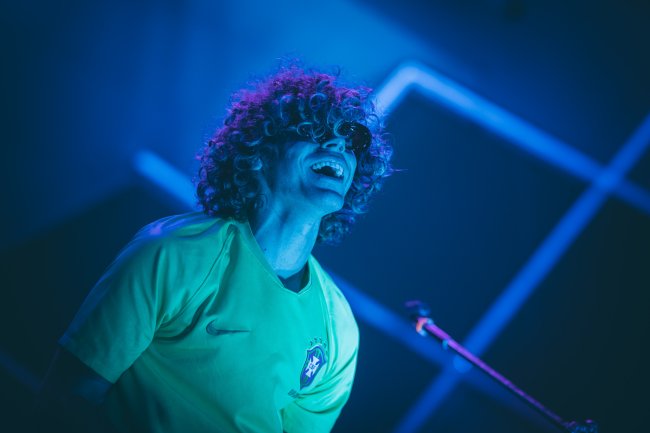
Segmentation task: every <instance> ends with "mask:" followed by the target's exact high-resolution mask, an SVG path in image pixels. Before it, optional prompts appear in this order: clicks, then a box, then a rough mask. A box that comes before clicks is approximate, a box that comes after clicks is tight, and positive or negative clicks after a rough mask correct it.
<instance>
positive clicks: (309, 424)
mask: <svg viewBox="0 0 650 433" xmlns="http://www.w3.org/2000/svg"><path fill="white" fill-rule="evenodd" d="M350 319H351V318H350ZM346 328H347V329H345V330H344V331H342V332H343V333H344V336H343V338H342V345H341V346H340V347H339V348H338V349H337V354H335V357H336V358H335V359H334V360H333V362H332V367H331V368H329V369H328V370H327V372H326V377H325V378H324V380H323V381H322V382H320V383H319V384H318V385H316V386H315V387H314V388H313V389H311V390H309V391H308V392H306V393H303V394H301V395H300V397H298V398H296V399H295V400H294V401H293V402H292V403H291V404H290V405H289V406H287V407H286V408H285V409H284V411H283V414H282V415H283V426H284V431H285V432H286V433H312V432H313V433H320V432H323V433H325V432H329V431H331V430H332V427H334V423H335V422H336V420H337V418H338V416H339V414H340V413H341V410H342V409H343V406H344V405H345V403H346V402H347V401H348V398H349V397H350V392H351V391H352V383H353V381H354V373H355V370H356V365H357V354H358V347H359V330H358V328H357V325H356V323H355V322H354V321H353V319H351V322H350V323H349V324H348V326H346Z"/></svg>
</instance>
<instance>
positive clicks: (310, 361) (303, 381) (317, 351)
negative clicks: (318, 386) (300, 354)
mask: <svg viewBox="0 0 650 433" xmlns="http://www.w3.org/2000/svg"><path fill="white" fill-rule="evenodd" d="M325 364H327V355H326V354H325V349H324V348H323V345H322V344H320V343H319V344H315V345H313V346H312V347H311V349H308V350H307V357H306V358H305V363H304V365H303V366H302V372H301V373H300V389H303V388H304V387H306V386H309V385H311V383H312V382H313V381H314V378H315V377H316V375H317V374H318V372H319V371H320V369H321V368H323V366H324V365H325Z"/></svg>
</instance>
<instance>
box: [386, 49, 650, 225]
mask: <svg viewBox="0 0 650 433" xmlns="http://www.w3.org/2000/svg"><path fill="white" fill-rule="evenodd" d="M410 89H417V90H418V91H420V92H421V93H422V94H423V95H425V96H427V97H428V98H430V99H432V100H434V101H436V102H438V103H439V104H441V105H442V106H443V107H445V108H447V109H449V110H450V111H452V112H454V113H456V114H458V115H460V116H461V117H464V118H467V119H469V120H471V121H472V122H474V123H476V124H478V125H481V126H482V127H484V128H485V129H487V130H489V131H491V132H492V133H494V134H496V135H498V136H500V137H502V138H504V139H506V140H507V141H508V142H510V143H512V144H514V145H516V146H518V147H520V148H521V149H523V150H525V151H526V152H528V153H531V154H533V155H534V156H536V157H538V158H540V159H542V160H544V161H546V162H548V163H550V164H552V165H554V166H556V167H559V168H561V169H562V170H564V171H566V172H568V173H570V174H572V175H573V176H576V177H578V178H580V179H582V180H585V181H588V182H594V181H595V179H597V178H598V177H599V176H600V174H601V172H602V170H603V168H602V166H601V165H600V164H599V163H598V162H596V161H594V160H593V159H592V158H589V157H588V156H586V155H584V154H582V153H581V152H579V151H578V150H576V149H574V148H573V147H571V146H569V145H568V144H566V143H564V142H563V141H561V140H559V139H558V138H556V137H553V136H551V135H550V134H548V133H546V132H544V131H542V130H541V129H539V128H537V127H535V126H533V125H532V124H530V123H528V122H526V121H525V120H523V119H521V118H520V117H518V116H515V115H514V114H512V113H509V112H508V111H506V110H504V109H503V108H500V107H499V106H497V105H496V104H494V103H492V102H490V101H488V100H487V99H485V98H483V97H481V96H480V95H478V94H476V93H474V92H472V91H471V90H469V89H467V88H465V87H463V86H461V85H460V84H458V83H456V82H454V81H452V80H451V79H449V78H447V77H445V76H444V75H442V74H440V73H438V72H436V71H434V70H432V69H429V68H427V67H425V66H424V65H421V64H419V63H417V62H407V63H404V64H403V65H402V66H400V67H399V68H398V70H397V71H396V72H395V73H394V74H392V75H391V76H390V77H389V78H388V80H387V81H386V83H385V84H384V85H383V86H382V87H381V88H380V89H379V90H378V92H377V97H376V104H377V106H378V107H380V108H381V109H382V110H383V112H384V113H386V114H388V113H390V111H391V110H392V109H393V108H394V107H395V106H396V105H397V104H398V103H399V102H400V101H401V100H402V99H403V98H404V97H405V96H406V92H408V91H410ZM614 194H615V195H616V196H618V197H619V198H620V199H622V200H623V201H625V202H627V203H629V204H631V205H633V206H635V207H637V208H638V209H640V210H642V211H643V212H645V213H647V214H650V193H648V192H647V191H645V190H643V189H642V188H640V187H639V186H637V185H635V184H634V183H632V182H629V181H627V180H625V179H622V180H621V181H620V182H619V183H618V185H617V186H616V188H615V190H614Z"/></svg>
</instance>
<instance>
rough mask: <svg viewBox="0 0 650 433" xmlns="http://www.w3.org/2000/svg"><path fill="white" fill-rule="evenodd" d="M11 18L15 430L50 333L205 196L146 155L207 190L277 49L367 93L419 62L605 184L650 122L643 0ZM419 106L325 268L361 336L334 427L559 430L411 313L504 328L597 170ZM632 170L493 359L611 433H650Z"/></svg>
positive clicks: (6, 269)
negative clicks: (230, 113)
mask: <svg viewBox="0 0 650 433" xmlns="http://www.w3.org/2000/svg"><path fill="white" fill-rule="evenodd" d="M1 8H2V9H0V28H1V30H0V31H1V32H2V39H1V40H2V42H0V43H1V44H2V48H3V50H2V52H3V60H2V80H1V81H0V88H1V89H2V95H3V97H2V123H1V124H2V137H3V144H4V145H3V150H4V152H5V157H3V158H1V159H0V161H1V164H2V166H1V169H2V175H3V188H2V203H3V204H4V206H3V209H4V211H3V212H2V220H1V224H0V228H1V230H2V233H1V234H0V272H1V273H0V287H2V293H3V295H4V296H3V300H2V302H1V303H0V385H1V387H2V388H1V389H2V394H1V399H2V400H1V401H0V403H1V404H0V408H1V409H0V414H1V417H0V420H1V421H0V430H2V431H12V430H15V431H22V429H21V427H20V425H21V424H20V421H19V419H20V417H21V414H23V413H24V412H25V411H26V409H27V408H28V407H29V405H30V401H31V398H32V395H33V390H34V389H35V387H36V384H37V383H38V381H39V380H40V378H41V377H42V376H43V374H44V372H45V370H46V368H47V365H48V363H49V360H50V357H51V354H52V353H53V350H54V348H55V344H56V339H57V338H58V336H59V335H60V334H61V333H62V332H63V330H64V329H65V327H66V326H67V324H68V322H69V321H70V320H71V318H72V316H73V314H74V312H75V311H76V309H77V307H78V306H79V304H80V303H81V301H82V299H83V297H84V295H85V293H86V292H87V290H88V289H89V288H90V287H92V285H93V284H94V282H95V281H96V280H97V278H98V277H99V276H100V275H101V273H102V272H103V270H104V269H105V267H106V266H107V265H108V264H109V263H110V261H111V260H112V258H113V257H114V256H115V254H116V253H117V251H118V250H119V249H120V248H121V247H122V246H123V245H124V244H125V243H126V242H127V241H128V240H129V238H130V237H131V236H132V235H133V234H134V232H135V231H136V230H137V229H138V228H139V227H141V226H142V225H144V224H146V223H147V222H150V221H151V220H154V219H156V218H159V217H162V216H165V215H169V214H172V213H181V212H185V211H187V210H188V205H187V203H186V201H187V200H190V201H191V197H189V198H187V200H185V201H184V200H183V199H179V198H177V197H176V198H175V197H174V196H172V195H170V194H169V192H168V191H166V190H165V188H161V187H160V185H159V184H158V183H156V182H155V181H154V180H152V178H151V176H148V175H146V174H143V171H142V170H141V169H139V168H138V166H137V164H135V163H134V161H135V159H134V158H135V157H136V155H137V154H138V152H139V151H141V150H149V151H152V152H154V153H155V154H156V155H158V156H159V157H160V158H162V159H163V160H165V161H167V162H168V163H169V164H171V165H172V166H173V167H174V168H175V169H176V170H178V171H179V172H180V173H181V174H182V175H183V176H184V177H186V178H191V177H192V176H193V175H194V173H195V171H196V163H195V161H194V155H195V153H196V152H197V150H198V149H199V148H200V146H201V145H202V143H203V142H204V141H205V139H206V137H207V136H209V135H210V133H211V131H213V130H214V128H216V127H217V126H218V124H219V121H220V120H221V117H222V115H223V113H224V107H225V106H226V104H227V102H228V97H229V94H230V93H231V92H232V91H233V90H235V89H237V88H238V87H240V86H241V85H243V84H244V83H245V82H246V81H247V80H248V79H249V78H250V77H251V76H252V75H251V74H265V73H267V72H269V71H271V70H272V69H273V68H274V66H275V65H276V63H277V62H276V59H277V58H279V57H282V56H286V55H299V56H301V57H303V58H304V60H305V61H306V63H308V64H314V65H325V66H329V65H333V64H338V65H341V66H342V68H343V73H344V76H346V77H347V78H349V79H355V80H362V81H364V82H365V83H367V84H368V85H370V86H372V87H375V88H381V87H382V85H383V84H384V83H386V82H387V80H388V79H389V77H390V76H391V74H392V73H394V72H395V71H397V70H399V67H400V65H402V64H403V62H405V61H417V62H418V64H421V65H423V66H425V67H427V68H430V69H431V70H432V71H435V73H436V74H441V75H442V76H445V77H447V78H449V79H450V80H451V81H452V82H453V83H457V84H458V85H460V86H463V88H466V89H470V90H471V91H472V92H474V93H475V94H477V95H480V97H482V98H484V99H486V100H488V101H491V102H492V103H493V104H495V105H496V106H498V107H501V108H502V109H504V110H506V111H507V112H509V113H512V114H514V115H516V116H518V117H519V118H521V119H523V120H525V121H526V122H528V123H529V124H530V125H532V126H534V127H536V128H538V129H539V130H541V131H545V132H546V133H548V134H550V135H551V136H553V137H555V138H557V139H558V140H560V141H561V142H562V143H564V144H566V145H567V146H569V148H571V149H575V150H576V151H578V152H580V154H581V155H582V156H584V157H586V158H588V159H589V160H590V161H591V162H592V163H594V164H595V166H597V167H606V166H608V164H609V163H610V162H611V161H612V160H613V158H615V156H616V154H617V152H618V151H619V150H620V149H622V148H623V147H624V145H625V143H626V142H627V141H628V139H629V138H630V137H631V136H633V134H634V133H635V131H637V128H639V126H640V125H641V124H642V123H643V122H644V119H645V118H646V116H647V115H648V113H649V112H650V26H649V25H648V23H649V22H650V4H649V3H648V2H647V1H641V0H637V1H634V0H626V1H613V0H607V1H604V0H601V1H591V2H584V1H582V2H581V1H575V0H565V1H559V0H553V1H541V0H528V1H527V0H455V1H451V0H430V1H416V0H401V1H399V2H393V1H389V0H379V1H364V0H356V1H343V0H334V1H330V2H297V1H296V2H293V1H288V0H282V1H276V2H252V1H239V2H211V1H207V0H203V1H191V2H176V1H155V2H154V1H141V2H126V1H120V0H113V1H94V2H82V1H62V2H46V1H42V0H33V1H24V2H3V4H2V6H1ZM403 96H404V97H403V99H402V100H401V101H400V102H398V103H396V105H395V106H394V108H393V111H392V112H391V113H390V116H389V117H388V126H389V129H390V130H391V132H392V134H393V138H394V145H395V158H394V163H395V165H396V166H397V167H398V168H400V169H403V171H401V172H399V173H397V174H395V175H394V177H393V178H392V179H390V180H389V182H388V183H387V185H386V188H385V191H384V192H383V193H382V194H381V195H380V196H379V197H378V198H377V200H376V202H375V203H374V206H373V208H372V210H371V212H370V213H369V214H368V215H367V216H365V217H364V218H362V220H361V221H360V223H359V225H358V227H357V228H356V229H355V231H354V233H353V234H352V235H351V236H350V237H349V239H347V241H346V242H345V243H344V244H343V245H342V246H340V247H338V248H331V247H319V248H318V249H317V251H316V253H315V254H316V256H317V257H318V258H319V259H320V260H321V262H322V263H323V264H324V265H325V266H326V267H327V268H328V269H329V270H330V271H331V272H332V273H333V274H335V275H336V276H337V277H338V278H339V279H340V281H341V286H342V288H343V290H344V291H346V293H347V294H348V297H349V298H350V301H351V304H352V306H353V308H354V310H355V312H356V313H357V317H358V321H359V324H360V327H361V332H362V337H361V338H362V342H361V344H362V346H361V353H360V360H359V367H358V372H357V381H356V384H355V389H354V392H353V394H352V397H351V400H350V403H349V405H348V406H347V407H346V408H345V410H344V412H343V414H342V416H341V419H340V420H339V422H338V424H337V426H336V427H335V431H336V432H358V431H368V432H377V433H382V432H386V433H388V432H396V433H397V432H399V433H407V432H416V431H417V432H429V431H435V432H475V431H476V432H479V431H480V432H500V433H510V432H513V433H514V432H545V431H553V430H551V429H549V426H548V425H547V424H545V423H544V422H543V421H542V420H541V419H540V417H539V416H537V415H536V414H533V413H531V412H530V411H528V410H526V409H525V408H524V407H523V406H522V405H521V404H519V403H517V402H515V401H514V400H513V399H512V398H510V397H509V396H508V395H506V394H505V393H503V392H502V391H500V390H499V389H498V388H496V387H494V386H493V385H492V384H491V383H490V382H489V381H487V380H485V379H484V378H483V377H482V376H480V375H479V374H477V373H476V372H475V371H470V372H467V373H465V374H460V373H458V369H457V368H456V367H454V364H453V357H452V356H451V355H450V354H449V353H446V352H443V351H442V350H441V349H439V348H438V347H437V346H436V345H435V344H434V343H433V342H432V341H427V340H424V339H420V338H419V337H418V336H417V335H416V334H415V333H414V332H413V331H411V329H410V327H409V325H408V321H407V320H406V318H405V314H404V312H403V308H402V305H403V303H404V301H405V300H407V299H413V298H419V299H422V300H425V301H427V302H428V303H429V304H430V305H431V306H432V314H433V316H434V318H435V320H436V323H437V324H439V325H440V326H442V327H443V328H444V329H445V330H447V331H448V332H449V333H451V334H452V335H453V336H455V337H456V339H457V340H459V341H461V342H462V341H465V340H466V339H467V338H469V337H470V336H471V335H473V334H474V333H475V332H477V331H476V330H477V329H479V330H480V329H481V327H482V326H489V325H490V323H492V324H493V323H494V319H483V318H485V317H487V316H486V314H487V312H489V311H492V307H493V305H494V303H495V301H496V300H497V299H498V298H499V296H500V295H501V294H502V293H504V291H506V290H507V288H508V287H510V286H511V284H512V283H513V281H517V278H518V277H520V276H521V275H522V270H526V269H527V267H528V266H530V263H531V259H533V258H534V257H536V255H537V254H541V253H540V251H542V250H541V249H540V248H541V246H542V245H544V244H545V242H547V241H548V240H549V239H551V238H552V234H553V233H554V230H555V229H556V227H558V224H559V223H560V221H564V217H565V215H567V213H568V212H569V211H570V209H574V206H576V203H577V201H578V200H579V199H580V198H581V197H583V195H584V194H585V193H586V192H587V191H589V190H590V187H591V185H592V181H593V179H589V178H584V177H578V176H576V175H575V174H572V172H571V170H567V169H563V168H561V167H562V164H561V163H560V164H559V165H558V164H554V163H550V162H549V161H547V160H544V159H541V158H539V157H538V156H536V155H535V154H533V153H530V152H527V151H526V150H524V149H523V148H522V147H521V146H520V145H519V144H517V142H516V140H509V139H505V138H503V136H501V135H499V134H498V132H497V133H495V131H494V130H490V129H489V128H488V129H486V128H485V127H483V126H480V125H479V124H477V123H476V122H475V121H474V120H472V119H470V118H467V117H466V116H465V115H464V114H463V113H462V112H455V111H451V110H450V109H449V107H446V106H445V105H444V104H441V103H439V102H437V101H434V100H432V99H431V98H430V97H428V96H427V95H426V94H425V93H423V92H421V91H418V90H417V89H415V90H411V91H410V92H406V93H405V94H404V95H403ZM488 114H489V113H487V114H485V115H486V116H488ZM506 127H507V126H504V128H506ZM529 139H531V137H530V136H527V135H526V134H524V135H522V136H520V140H522V141H524V142H525V141H526V140H529ZM640 139H641V141H642V142H643V143H645V144H647V142H648V141H649V140H650V134H649V133H647V131H646V133H645V135H643V134H642V135H641V136H640ZM632 162H633V163H632V164H631V166H630V170H629V172H627V173H622V174H623V176H625V178H626V182H628V184H630V183H632V184H633V185H634V188H637V191H638V195H637V196H638V197H641V198H640V199H639V200H638V201H637V202H635V203H632V202H630V201H629V200H627V201H626V200H621V199H620V198H619V195H618V194H609V192H608V191H605V192H604V194H605V196H604V201H603V203H602V206H596V207H595V208H593V210H594V212H593V214H590V215H589V216H588V217H587V218H586V219H585V222H584V224H582V225H579V224H573V225H571V224H569V227H570V228H571V230H572V231H571V230H570V231H571V233H573V234H574V235H575V237H567V236H568V235H560V236H558V239H559V242H560V243H562V242H564V245H565V246H566V248H565V249H562V250H561V251H559V252H558V253H557V254H555V256H554V258H555V259H556V260H555V261H553V262H552V263H551V265H550V266H549V268H548V269H547V270H546V271H544V272H542V274H541V276H540V278H539V281H535V282H529V287H530V289H531V294H530V296H529V297H527V298H526V299H524V301H523V302H522V304H521V306H510V307H508V308H507V309H506V311H505V312H503V311H502V312H501V313H499V314H501V316H499V314H497V319H498V317H506V316H507V317H510V316H512V319H511V320H506V321H505V323H504V327H503V328H502V329H500V330H499V331H498V332H496V333H495V336H494V338H493V339H484V340H483V343H484V344H483V347H482V350H478V352H479V353H481V354H482V356H483V357H484V359H485V360H486V361H487V362H488V363H490V364H492V365H493V366H494V367H496V368H497V369H498V370H500V371H502V372H503V373H504V374H505V375H506V376H508V377H509V378H510V379H512V380H513V381H514V382H515V383H516V384H518V385H519V386H521V387H522V388H523V389H524V390H526V391H527V392H529V393H530V394H532V395H533V396H535V397H536V398H538V399H539V400H541V401H542V402H543V403H544V404H545V405H547V406H548V407H550V408H552V409H553V410H555V411H557V412H558V413H559V414H561V415H562V416H564V417H566V418H568V419H585V418H594V419H596V420H597V421H598V422H599V423H600V425H601V431H603V432H624V431H630V432H631V431H642V430H645V428H643V425H645V418H646V416H647V408H648V406H649V405H650V397H649V396H648V395H649V394H648V392H647V391H646V390H647V389H648V388H649V387H650V383H649V382H650V373H649V372H648V370H647V362H644V361H645V359H646V358H647V356H648V349H647V346H646V344H647V342H648V337H649V336H650V314H648V313H649V311H650V296H648V294H647V292H648V290H649V289H650V219H649V216H650V198H649V197H650V192H648V191H650V152H642V153H641V155H640V157H639V158H638V159H634V161H632ZM567 164H568V166H571V163H570V162H567ZM596 174H597V173H596ZM617 191H620V189H619V190H617ZM563 236H564V237H563ZM373 308H374V309H373ZM445 381H447V382H445ZM444 383H451V386H449V387H448V388H447V389H446V390H445V391H444V392H442V391H441V392H439V393H438V394H436V393H435V389H442V387H444V386H443V385H444ZM432 390H433V391H432ZM434 394H435V395H434ZM436 395H437V399H436V397H435V396H436ZM418 408H419V409H418Z"/></svg>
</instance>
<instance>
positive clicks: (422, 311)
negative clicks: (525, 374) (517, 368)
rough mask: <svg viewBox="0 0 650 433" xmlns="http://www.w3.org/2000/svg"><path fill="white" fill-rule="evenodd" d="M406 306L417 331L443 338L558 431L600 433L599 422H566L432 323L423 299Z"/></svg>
mask: <svg viewBox="0 0 650 433" xmlns="http://www.w3.org/2000/svg"><path fill="white" fill-rule="evenodd" d="M406 308H407V309H408V310H409V313H410V316H411V319H413V321H414V322H415V330H416V331H417V332H418V333H419V334H420V335H425V336H426V335H431V336H432V337H434V338H435V339H437V340H438V341H440V342H441V343H442V346H443V347H444V348H445V349H451V350H453V351H454V352H455V353H456V354H458V355H459V356H460V357H462V358H463V359H465V360H466V361H468V362H469V363H470V364H472V365H474V366H475V367H477V368H478V369H479V370H481V371H482V372H483V373H485V374H487V375H488V376H490V377H491V378H492V379H493V380H494V381H496V382H497V383H499V384H500V385H502V386H503V387H505V388H506V389H507V390H508V391H510V392H511V393H512V394H514V395H515V396H516V397H517V398H519V399H520V400H522V401H523V402H524V403H525V404H526V405H527V406H529V407H531V408H533V409H534V410H535V411H537V412H538V413H540V414H541V415H542V416H543V417H544V418H545V419H546V420H548V421H550V422H551V423H552V424H553V425H554V426H555V427H556V428H558V429H559V431H562V432H565V433H598V425H597V424H596V423H595V422H594V421H592V420H586V421H584V422H582V423H580V422H576V421H570V422H567V421H564V420H563V419H562V418H561V417H560V416H559V415H557V414H556V413H555V412H553V411H551V410H550V409H548V408H546V407H545V406H544V405H542V404H541V403H540V402H539V401H537V400H535V399H534V398H533V397H531V396H530V395H528V394H526V393H525V392H524V391H523V390H522V389H521V388H519V387H517V386H516V385H515V384H514V383H512V382H511V381H510V380H508V379H507V378H505V377H504V376H503V375H501V374H500V373H499V372H497V371H496V370H494V369H493V368H492V367H490V366H489V365H487V364H486V363H485V362H483V361H482V360H481V359H480V358H479V357H477V356H476V355H474V354H473V353H472V352H470V351H469V350H467V349H466V348H464V347H463V346H462V345H461V344H459V343H458V342H457V341H456V340H454V339H453V338H451V337H450V336H449V334H447V333H446V332H445V331H443V330H442V329H441V328H439V327H438V326H436V325H435V324H434V323H433V320H432V319H431V317H429V314H430V311H429V308H428V307H427V306H426V304H424V303H423V302H421V301H408V302H407V303H406Z"/></svg>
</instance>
